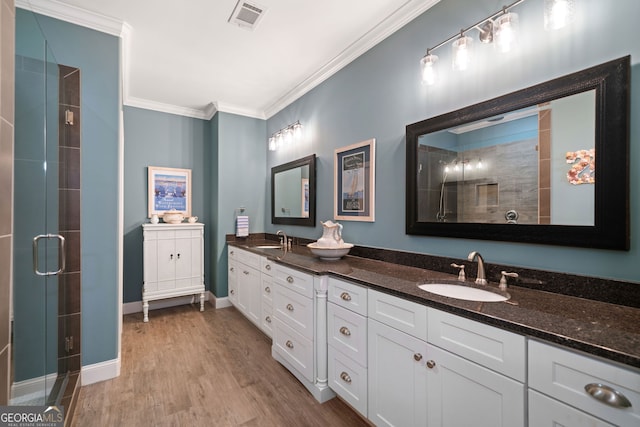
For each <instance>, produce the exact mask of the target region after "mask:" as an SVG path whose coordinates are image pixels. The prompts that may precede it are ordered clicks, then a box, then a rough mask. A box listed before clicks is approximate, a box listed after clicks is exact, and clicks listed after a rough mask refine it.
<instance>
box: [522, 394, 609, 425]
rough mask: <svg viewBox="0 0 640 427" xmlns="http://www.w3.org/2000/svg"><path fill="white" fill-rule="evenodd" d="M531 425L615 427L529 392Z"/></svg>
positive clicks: (553, 400)
mask: <svg viewBox="0 0 640 427" xmlns="http://www.w3.org/2000/svg"><path fill="white" fill-rule="evenodd" d="M529 425H530V426H532V427H557V426H563V427H585V426H589V427H613V424H609V423H605V422H604V421H602V420H599V419H598V418H595V417H592V416H591V415H589V414H586V413H584V412H582V411H578V410H577V409H576V408H573V407H571V406H569V405H565V404H564V403H562V402H558V401H557V400H555V399H551V398H550V397H547V396H545V395H543V394H540V393H538V392H537V391H534V390H529Z"/></svg>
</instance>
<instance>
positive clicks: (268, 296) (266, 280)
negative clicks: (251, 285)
mask: <svg viewBox="0 0 640 427" xmlns="http://www.w3.org/2000/svg"><path fill="white" fill-rule="evenodd" d="M260 292H261V293H262V301H263V302H262V303H263V304H264V303H265V302H266V303H267V304H271V305H273V294H274V290H273V280H272V279H271V277H270V276H265V275H264V274H263V275H262V280H261V291H260Z"/></svg>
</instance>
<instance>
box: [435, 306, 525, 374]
mask: <svg viewBox="0 0 640 427" xmlns="http://www.w3.org/2000/svg"><path fill="white" fill-rule="evenodd" d="M427 313H428V322H427V324H428V337H429V340H428V341H429V342H430V343H431V344H434V345H437V346H438V347H440V348H443V349H445V350H449V351H450V352H452V353H454V354H457V355H459V356H462V357H464V358H466V359H468V360H471V361H473V362H476V363H477V364H479V365H482V366H485V367H487V368H489V369H492V370H494V371H496V372H499V373H501V374H503V375H506V376H508V377H511V378H513V379H515V380H517V381H520V382H524V381H525V371H526V367H525V352H526V350H525V348H526V346H525V344H526V341H525V338H524V337H523V336H522V335H518V334H514V333H512V332H507V331H504V330H502V329H499V328H496V327H493V326H489V325H485V324H483V323H480V322H476V321H473V320H469V319H465V318H464V317H459V316H455V315H453V314H449V313H445V312H444V311H440V310H436V309H434V308H429V309H428V310H427Z"/></svg>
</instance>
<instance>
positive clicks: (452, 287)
mask: <svg viewBox="0 0 640 427" xmlns="http://www.w3.org/2000/svg"><path fill="white" fill-rule="evenodd" d="M418 287H419V288H420V289H422V290H423V291H427V292H431V293H432V294H436V295H441V296H444V297H449V298H456V299H461V300H466V301H482V302H500V301H507V300H508V299H509V298H511V296H510V295H509V294H508V293H506V292H503V293H502V294H499V293H497V292H492V291H489V290H484V289H478V288H472V287H471V286H467V285H463V284H459V285H458V284H452V283H426V284H424V285H418Z"/></svg>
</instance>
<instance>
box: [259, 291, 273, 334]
mask: <svg viewBox="0 0 640 427" xmlns="http://www.w3.org/2000/svg"><path fill="white" fill-rule="evenodd" d="M260 322H261V325H262V330H263V331H264V333H265V334H267V336H268V337H269V338H271V337H273V308H272V307H271V305H270V304H265V302H264V300H263V301H262V317H261V320H260Z"/></svg>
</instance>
